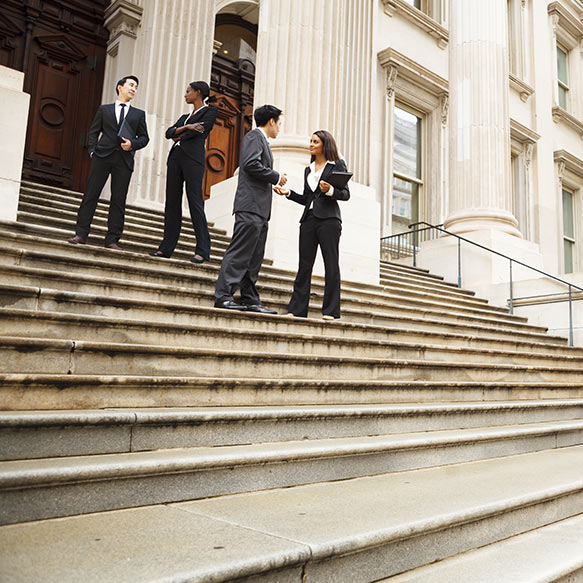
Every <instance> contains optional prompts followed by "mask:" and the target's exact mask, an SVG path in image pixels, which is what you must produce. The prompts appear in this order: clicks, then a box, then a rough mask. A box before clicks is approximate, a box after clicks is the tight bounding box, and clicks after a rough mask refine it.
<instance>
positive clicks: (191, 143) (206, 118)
mask: <svg viewBox="0 0 583 583" xmlns="http://www.w3.org/2000/svg"><path fill="white" fill-rule="evenodd" d="M216 119H217V108H216V107H209V106H207V107H205V108H204V109H201V110H200V111H199V112H198V113H197V114H196V115H193V116H192V117H191V116H190V114H184V115H181V116H180V117H179V118H178V120H177V121H176V123H175V124H174V125H173V126H170V127H169V128H168V129H167V130H166V137H167V138H168V139H171V138H173V137H174V134H175V132H176V130H177V129H178V128H179V127H181V126H183V125H184V124H185V122H186V121H187V120H188V123H189V124H191V123H197V122H202V124H203V125H204V132H202V133H201V132H195V131H194V130H186V131H185V132H182V133H181V134H179V135H180V146H179V147H180V148H181V149H182V151H183V152H184V153H185V154H186V155H187V156H188V157H189V158H191V159H192V160H193V161H194V162H196V163H197V164H204V153H205V144H206V139H207V137H208V135H209V133H210V131H211V130H212V129H213V125H215V120H216Z"/></svg>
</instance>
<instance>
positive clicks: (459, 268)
mask: <svg viewBox="0 0 583 583" xmlns="http://www.w3.org/2000/svg"><path fill="white" fill-rule="evenodd" d="M457 286H458V287H462V240H461V239H458V240H457Z"/></svg>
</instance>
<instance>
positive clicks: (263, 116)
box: [253, 105, 283, 128]
mask: <svg viewBox="0 0 583 583" xmlns="http://www.w3.org/2000/svg"><path fill="white" fill-rule="evenodd" d="M282 113H283V111H281V109H279V107H275V105H262V106H261V107H258V108H257V109H256V110H255V111H254V112H253V117H254V118H255V123H256V124H257V127H260V128H262V127H263V126H266V125H267V124H268V123H269V120H270V119H273V120H275V121H277V120H278V119H279V116H280V115H281V114H282Z"/></svg>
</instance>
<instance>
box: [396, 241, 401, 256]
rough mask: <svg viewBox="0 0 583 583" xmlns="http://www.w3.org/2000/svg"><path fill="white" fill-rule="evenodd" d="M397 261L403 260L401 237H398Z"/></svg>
mask: <svg viewBox="0 0 583 583" xmlns="http://www.w3.org/2000/svg"><path fill="white" fill-rule="evenodd" d="M397 259H401V235H398V236H397Z"/></svg>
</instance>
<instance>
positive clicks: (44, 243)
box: [0, 225, 524, 321]
mask: <svg viewBox="0 0 583 583" xmlns="http://www.w3.org/2000/svg"><path fill="white" fill-rule="evenodd" d="M6 226H7V227H9V225H6ZM19 227H20V226H19V225H17V228H19ZM27 228H28V226H27ZM12 230H13V231H14V226H12ZM42 234H43V233H42V232H40V233H39V235H42ZM64 239H65V238H64V237H63V240H61V241H59V242H58V243H57V242H55V241H52V240H50V239H47V238H39V237H38V236H36V237H35V236H33V235H32V234H30V235H23V234H21V233H18V232H11V230H10V228H7V229H4V231H3V233H1V234H0V241H2V242H3V246H4V247H5V253H7V255H8V256H10V254H11V253H12V254H15V253H18V254H19V264H24V262H23V261H22V259H23V257H24V256H25V255H26V256H27V258H28V261H29V262H30V261H34V259H33V258H36V261H37V263H38V264H39V265H46V263H47V262H49V263H51V265H55V266H56V265H58V264H59V263H60V262H62V261H63V260H65V261H66V262H67V267H68V269H69V270H71V268H73V269H77V270H82V271H83V272H91V273H95V271H96V270H98V269H99V270H101V271H103V272H104V274H106V273H108V270H107V267H108V266H107V265H103V262H104V253H107V255H106V256H108V257H109V256H110V255H111V253H110V252H104V250H103V249H101V248H96V247H95V246H83V247H78V246H73V245H69V244H66V243H64ZM23 247H25V249H24V250H23ZM133 251H134V252H130V250H129V248H128V250H126V252H125V253H123V254H121V253H117V259H116V260H115V263H116V265H117V267H116V268H117V269H121V270H125V271H127V270H128V266H129V267H137V266H146V267H149V268H150V269H154V270H155V272H156V273H158V274H159V271H161V270H162V271H164V273H167V272H169V271H170V272H172V271H184V270H188V271H189V272H192V269H193V265H192V263H190V257H191V256H192V251H190V252H186V251H178V252H176V253H175V254H174V256H173V259H172V260H164V259H155V258H151V257H148V256H147V253H145V252H142V253H140V252H139V249H138V248H134V249H133ZM65 258H66V259H65ZM219 259H220V258H219V257H217V256H214V258H213V259H212V260H211V264H210V265H209V264H205V266H204V267H203V266H198V267H197V270H198V271H199V272H205V271H204V270H207V272H209V273H212V275H211V278H212V280H213V281H209V282H208V285H209V288H214V283H215V281H216V277H217V276H218V270H219V263H220V261H219ZM93 260H95V264H92V262H93ZM3 261H12V260H11V259H10V257H7V258H6V259H3ZM262 270H263V271H262V274H261V285H262V284H265V285H272V287H273V286H275V287H276V288H277V287H281V286H282V285H283V286H284V287H285V295H286V302H287V301H288V300H289V295H291V290H292V286H293V280H294V278H295V273H293V272H286V271H281V270H276V269H274V268H271V267H269V266H264V267H263V268H262ZM110 272H111V268H110V269H109V273H110ZM136 276H137V277H139V275H136ZM323 288H324V282H323V279H322V278H314V282H313V286H312V292H313V294H314V297H315V299H316V297H317V296H318V299H319V297H322V295H323ZM348 300H359V301H360V304H362V303H363V302H365V301H367V302H373V303H387V302H390V303H392V304H395V305H409V304H410V305H411V307H412V308H415V309H416V310H419V309H423V308H425V307H427V306H431V305H432V303H434V302H436V301H437V302H438V305H439V306H440V307H442V309H443V310H447V309H449V308H450V307H453V308H455V309H460V308H464V309H465V308H468V309H475V310H478V311H481V312H482V313H487V314H491V313H496V314H503V315H505V316H506V317H509V314H508V311H507V310H505V309H503V308H500V307H496V306H490V305H488V303H487V302H486V301H485V300H483V299H478V298H473V297H471V296H469V297H468V296H466V295H463V294H461V295H460V294H459V293H458V292H457V288H453V290H452V289H450V288H443V289H426V288H424V287H423V285H418V284H416V283H415V282H411V281H409V282H407V281H405V282H403V285H400V284H397V283H395V284H394V285H392V286H390V287H388V288H380V287H378V286H363V285H358V284H355V283H353V282H344V283H343V304H344V303H346V301H348ZM320 301H321V300H320ZM521 321H524V319H522V320H521Z"/></svg>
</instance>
